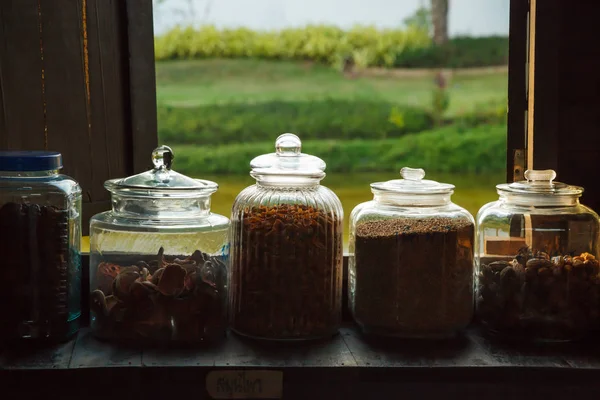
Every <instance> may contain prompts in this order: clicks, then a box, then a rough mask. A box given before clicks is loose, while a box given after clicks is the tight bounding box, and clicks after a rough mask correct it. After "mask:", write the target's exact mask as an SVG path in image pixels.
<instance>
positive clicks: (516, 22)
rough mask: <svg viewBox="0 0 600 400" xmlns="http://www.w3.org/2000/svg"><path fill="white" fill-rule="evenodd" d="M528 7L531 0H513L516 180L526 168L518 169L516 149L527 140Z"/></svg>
mask: <svg viewBox="0 0 600 400" xmlns="http://www.w3.org/2000/svg"><path fill="white" fill-rule="evenodd" d="M528 10H529V2H528V0H511V2H510V25H509V39H508V140H507V146H506V163H507V171H506V180H507V182H512V181H513V176H514V175H519V174H522V173H523V172H524V171H515V168H514V155H515V154H514V153H515V151H516V150H518V149H525V144H526V117H525V116H526V112H527V79H526V76H527V74H526V70H527V13H528ZM516 172H519V173H518V174H517V173H516Z"/></svg>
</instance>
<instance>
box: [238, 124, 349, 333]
mask: <svg viewBox="0 0 600 400" xmlns="http://www.w3.org/2000/svg"><path fill="white" fill-rule="evenodd" d="M275 148H276V152H275V153H271V154H265V155H261V156H259V157H256V158H255V159H253V160H252V162H251V163H250V166H251V167H252V171H251V173H250V175H251V176H252V177H253V178H255V179H256V184H255V185H253V186H250V187H248V188H246V189H244V190H243V191H242V192H241V193H240V194H239V195H238V196H237V198H236V200H235V202H234V205H233V210H232V217H231V219H232V238H231V242H232V255H231V272H230V281H229V282H230V297H229V306H230V322H231V328H232V329H233V330H234V331H235V332H237V333H239V334H241V335H245V336H250V337H254V338H261V339H271V340H302V339H316V338H321V337H327V336H331V335H333V334H335V333H336V332H337V330H338V328H339V325H340V319H341V293H342V260H343V238H342V229H343V228H342V220H343V209H342V205H341V203H340V200H339V199H338V198H337V196H336V195H335V194H334V193H333V192H332V191H331V190H329V189H328V188H326V187H324V186H321V185H320V183H319V182H320V181H321V180H322V179H323V178H324V177H325V172H324V170H325V163H324V162H323V160H321V159H319V158H317V157H314V156H311V155H307V154H302V153H301V152H300V151H301V142H300V139H299V138H298V137H297V136H296V135H293V134H289V133H287V134H283V135H281V136H279V137H278V138H277V141H276V142H275Z"/></svg>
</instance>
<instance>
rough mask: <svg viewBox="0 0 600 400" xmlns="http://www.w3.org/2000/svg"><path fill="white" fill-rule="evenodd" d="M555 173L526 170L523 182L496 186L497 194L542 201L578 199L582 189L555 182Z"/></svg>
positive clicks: (548, 170) (547, 170)
mask: <svg viewBox="0 0 600 400" xmlns="http://www.w3.org/2000/svg"><path fill="white" fill-rule="evenodd" d="M555 178H556V172H555V171H554V170H551V169H546V170H527V171H525V179H526V180H524V181H519V182H513V183H503V184H500V185H497V186H496V189H498V193H499V194H504V193H507V194H508V193H510V194H515V195H522V196H527V197H531V196H534V197H537V198H539V199H544V198H546V199H547V198H548V197H554V196H560V197H563V196H569V197H579V196H581V194H582V193H583V188H582V187H579V186H571V185H567V184H565V183H561V182H555V181H554V179H555Z"/></svg>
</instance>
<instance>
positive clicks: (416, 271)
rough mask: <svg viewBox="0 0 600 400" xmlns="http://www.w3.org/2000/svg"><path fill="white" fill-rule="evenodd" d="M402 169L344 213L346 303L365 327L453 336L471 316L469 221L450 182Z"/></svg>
mask: <svg viewBox="0 0 600 400" xmlns="http://www.w3.org/2000/svg"><path fill="white" fill-rule="evenodd" d="M400 174H401V175H402V178H403V179H395V180H391V181H387V182H379V183H373V184H371V191H372V192H373V195H374V198H373V200H371V201H368V202H365V203H362V204H359V205H358V206H356V207H355V208H354V210H353V211H352V213H351V215H350V243H349V250H350V259H349V263H348V267H349V286H350V287H349V290H348V294H349V304H350V308H351V310H352V314H353V317H354V319H355V321H356V322H357V323H358V325H359V326H360V327H361V329H362V331H363V332H364V333H366V334H373V335H382V336H395V337H408V338H431V339H438V338H446V337H451V336H454V335H455V334H456V333H457V332H458V331H460V330H461V329H463V328H465V327H466V326H467V325H468V324H469V323H470V321H471V319H472V317H473V306H474V304H473V303H474V298H473V285H474V284H473V269H474V262H473V247H474V246H473V242H474V235H475V228H474V227H475V221H474V219H473V217H472V216H471V214H469V212H468V211H467V210H465V209H464V208H462V207H459V206H457V205H456V204H454V203H452V202H451V200H450V197H451V195H452V193H453V189H454V186H453V185H449V184H445V183H438V182H435V181H430V180H425V179H423V178H424V177H425V171H423V170H422V169H413V168H402V170H401V171H400Z"/></svg>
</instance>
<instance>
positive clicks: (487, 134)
mask: <svg viewBox="0 0 600 400" xmlns="http://www.w3.org/2000/svg"><path fill="white" fill-rule="evenodd" d="M275 136H276V134H272V135H271V137H270V139H272V140H270V141H265V142H261V143H236V144H230V145H222V146H191V145H179V146H177V145H176V146H174V152H175V155H176V157H177V161H176V162H177V170H178V171H179V172H181V173H185V174H188V175H202V174H244V175H245V174H247V173H248V172H249V169H250V167H249V163H250V160H251V159H252V158H254V157H256V156H258V155H260V154H264V153H271V152H273V151H274V150H273V147H274V143H273V141H274V138H275ZM165 144H169V143H168V142H167V143H165ZM302 151H303V152H306V153H310V154H314V155H317V156H319V157H321V158H323V159H324V160H325V161H326V162H327V171H328V172H395V171H398V170H399V169H400V168H401V167H403V166H406V165H418V166H421V167H422V168H425V169H426V170H427V171H432V172H434V171H435V172H474V173H482V172H499V171H503V170H504V169H505V164H506V160H505V156H504V154H505V153H506V125H482V126H479V127H477V128H474V129H470V130H465V131H462V130H460V129H458V128H457V127H454V126H449V127H444V128H439V129H435V130H431V131H427V132H422V133H419V134H411V135H406V136H404V137H401V138H396V139H385V140H360V139H358V140H346V141H344V140H308V141H304V142H303V150H302Z"/></svg>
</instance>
